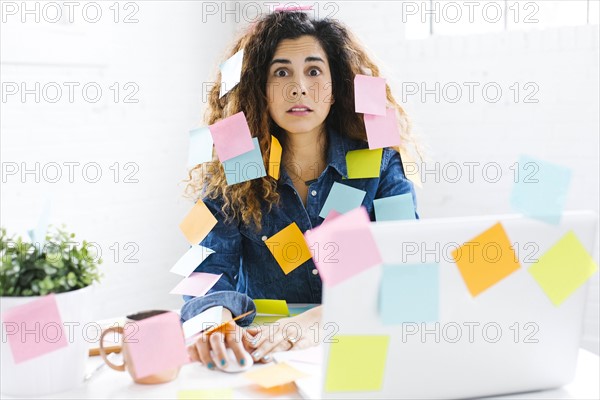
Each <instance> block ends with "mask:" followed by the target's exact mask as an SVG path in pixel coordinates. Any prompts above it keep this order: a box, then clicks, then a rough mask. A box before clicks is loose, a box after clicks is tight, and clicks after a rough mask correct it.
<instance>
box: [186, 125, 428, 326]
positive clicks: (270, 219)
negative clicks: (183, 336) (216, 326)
mask: <svg viewBox="0 0 600 400" xmlns="http://www.w3.org/2000/svg"><path fill="white" fill-rule="evenodd" d="M327 134H328V143H329V144H328V149H327V166H326V168H325V170H324V171H323V172H322V173H321V175H320V176H319V178H318V179H317V180H316V181H313V182H312V183H310V186H309V187H308V198H307V201H306V206H304V204H303V203H302V200H301V199H300V196H299V195H298V194H297V192H296V190H295V188H294V185H293V183H292V180H291V178H290V176H289V175H288V174H287V172H286V171H285V169H284V168H283V167H282V168H281V173H280V178H279V182H278V185H277V190H278V192H279V194H280V196H281V201H280V203H279V205H278V206H277V205H274V206H273V208H272V209H271V212H268V213H267V212H265V211H264V210H265V209H264V208H263V216H262V229H261V230H260V231H259V232H257V231H256V229H255V227H254V226H253V225H251V226H245V225H243V224H240V223H237V224H236V223H228V224H225V223H224V222H223V221H224V215H223V213H222V211H221V205H222V201H219V200H210V199H203V201H204V203H205V204H206V206H207V207H208V208H209V210H210V211H211V212H212V213H213V215H214V216H215V218H216V219H217V224H216V225H215V227H214V228H213V229H212V231H211V232H210V233H209V234H208V236H207V237H206V238H205V239H204V240H203V241H202V242H201V243H200V244H201V245H202V246H205V247H208V248H210V249H212V250H213V251H214V252H215V253H214V254H211V255H210V256H208V257H207V258H206V259H205V260H204V261H203V262H202V263H201V264H200V265H199V266H198V267H197V268H196V270H195V272H207V273H212V274H223V275H222V276H221V278H220V279H219V281H218V282H217V283H216V284H215V285H214V286H213V287H212V289H210V291H209V292H208V293H207V294H206V295H205V296H202V297H192V296H183V298H184V300H185V304H184V305H183V307H182V309H181V320H182V322H184V321H186V320H188V319H190V318H192V317H194V316H195V315H197V314H199V313H201V312H202V311H204V310H206V309H207V308H210V307H213V306H218V305H222V306H224V307H225V308H227V309H229V310H230V311H231V313H232V315H233V316H234V317H235V316H237V315H240V314H242V313H245V312H248V311H255V306H254V302H253V301H252V299H280V300H286V301H287V302H288V303H320V302H321V294H322V284H321V278H320V276H319V274H318V271H317V270H316V267H315V264H314V262H313V260H312V259H309V260H307V261H306V262H304V263H303V264H301V265H300V266H299V267H297V268H296V269H294V270H293V271H291V272H290V273H289V274H287V275H286V274H285V273H284V272H283V270H282V269H281V267H280V266H279V264H278V263H277V261H276V260H275V258H274V257H273V255H272V254H271V252H270V251H269V249H268V248H267V245H266V244H265V243H264V240H265V239H267V238H270V237H271V236H273V235H274V234H276V233H277V232H279V231H281V230H282V229H283V228H285V227H286V226H288V225H289V224H291V223H292V222H295V223H296V224H297V225H298V227H299V228H300V230H301V231H302V232H305V231H307V230H309V229H312V228H314V227H316V226H318V225H320V224H321V223H322V222H323V218H321V217H319V213H320V211H321V209H322V208H323V205H324V204H325V200H326V199H327V196H328V195H329V191H330V190H331V187H332V185H333V183H334V182H340V183H342V184H344V185H348V186H352V187H355V188H358V189H360V190H363V191H365V192H366V195H365V197H364V200H363V202H362V205H363V206H364V207H365V208H366V210H367V211H368V213H369V216H370V218H371V221H375V213H374V209H373V200H374V199H378V198H383V197H389V196H395V195H399V194H405V193H411V194H412V197H413V201H414V204H416V198H415V192H414V188H413V184H412V182H410V181H409V180H408V179H407V178H406V176H405V174H404V170H403V167H402V161H401V160H400V155H399V154H398V152H397V151H395V150H394V149H391V148H385V149H383V153H382V160H381V173H380V176H379V178H368V179H344V180H342V177H347V174H348V171H347V168H346V153H347V152H348V151H351V150H358V149H366V148H368V144H367V143H366V142H363V141H357V140H353V139H350V138H347V137H344V136H342V135H340V134H339V133H338V132H337V131H336V130H335V129H333V128H327ZM415 217H416V218H418V215H417V213H416V210H415ZM254 316H255V312H253V313H252V314H250V315H249V316H247V317H244V318H242V319H240V320H238V324H239V325H242V326H246V325H249V324H250V323H251V322H252V321H253V319H254Z"/></svg>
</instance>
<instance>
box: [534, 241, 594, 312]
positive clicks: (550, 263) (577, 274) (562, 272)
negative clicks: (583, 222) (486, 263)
mask: <svg viewBox="0 0 600 400" xmlns="http://www.w3.org/2000/svg"><path fill="white" fill-rule="evenodd" d="M597 270H598V265H596V263H595V262H594V259H593V258H592V257H591V256H590V254H589V253H588V252H587V250H586V249H585V247H584V246H583V245H582V244H581V242H580V241H579V239H578V238H577V235H575V233H574V232H573V231H569V232H567V233H566V234H565V235H564V236H563V237H562V238H560V240H559V241H558V242H557V243H555V244H554V245H553V246H552V247H551V248H550V249H549V250H548V251H546V252H545V253H544V254H542V256H541V257H540V258H539V259H538V262H537V263H535V264H533V265H532V266H531V267H530V268H529V269H528V270H527V271H528V272H529V273H530V274H531V276H533V278H534V279H535V280H536V282H537V283H538V284H539V285H540V287H541V288H542V290H543V291H544V293H546V295H547V296H548V298H549V299H550V301H551V302H552V304H554V305H555V306H557V307H558V306H560V305H561V304H562V303H563V302H564V301H565V300H566V299H567V298H569V296H571V295H572V294H573V293H574V292H575V291H576V290H577V289H578V288H579V287H580V286H581V285H583V284H584V283H585V282H586V281H587V280H588V279H589V278H590V277H591V276H592V275H593V274H594V273H595V272H596V271H597Z"/></svg>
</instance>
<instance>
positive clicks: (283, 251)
mask: <svg viewBox="0 0 600 400" xmlns="http://www.w3.org/2000/svg"><path fill="white" fill-rule="evenodd" d="M265 244H266V245H267V248H268V249H269V251H270V252H271V254H273V257H275V260H277V264H279V266H280V267H281V269H282V270H283V272H284V273H285V274H286V275H287V274H289V273H290V272H292V271H293V270H295V269H296V268H298V267H299V266H300V265H302V264H304V262H305V261H307V260H309V259H310V257H311V254H310V250H309V248H308V246H307V245H306V241H305V240H304V235H302V231H301V230H300V228H298V225H296V223H295V222H292V223H291V224H289V225H288V226H286V227H285V228H283V229H282V230H280V231H279V232H277V233H276V234H274V235H273V236H271V237H270V238H268V239H267V240H265Z"/></svg>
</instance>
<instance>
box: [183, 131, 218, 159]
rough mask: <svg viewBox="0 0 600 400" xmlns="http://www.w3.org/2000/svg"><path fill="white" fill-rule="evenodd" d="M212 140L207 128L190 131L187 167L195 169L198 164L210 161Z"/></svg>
mask: <svg viewBox="0 0 600 400" xmlns="http://www.w3.org/2000/svg"><path fill="white" fill-rule="evenodd" d="M212 149H213V139H212V135H211V134H210V129H208V127H203V128H197V129H193V130H191V131H190V153H189V155H188V166H189V167H195V166H196V165H198V164H202V163H205V162H207V161H211V160H212Z"/></svg>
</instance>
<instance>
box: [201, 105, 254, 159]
mask: <svg viewBox="0 0 600 400" xmlns="http://www.w3.org/2000/svg"><path fill="white" fill-rule="evenodd" d="M208 129H209V130H210V133H211V135H212V138H213V142H214V144H215V149H216V150H217V155H218V156H219V160H220V161H221V162H223V161H227V160H229V159H230V158H233V157H237V156H239V155H240V154H244V153H247V152H249V151H250V150H253V149H254V144H253V143H252V134H251V133H250V127H249V126H248V122H247V121H246V116H245V115H244V112H243V111H240V112H239V113H237V114H234V115H232V116H231V117H228V118H225V119H223V120H221V121H219V122H216V123H214V124H213V125H210V126H209V127H208Z"/></svg>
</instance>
